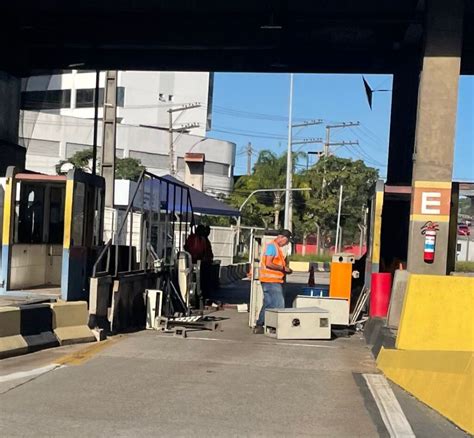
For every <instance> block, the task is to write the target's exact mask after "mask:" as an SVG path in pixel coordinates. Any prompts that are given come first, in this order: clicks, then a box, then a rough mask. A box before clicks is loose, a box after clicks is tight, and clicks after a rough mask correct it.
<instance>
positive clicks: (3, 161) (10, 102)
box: [0, 72, 26, 176]
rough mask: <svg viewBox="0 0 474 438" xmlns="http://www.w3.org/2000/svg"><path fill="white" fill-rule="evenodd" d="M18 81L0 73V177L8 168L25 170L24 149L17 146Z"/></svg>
mask: <svg viewBox="0 0 474 438" xmlns="http://www.w3.org/2000/svg"><path fill="white" fill-rule="evenodd" d="M20 82H21V81H20V79H18V78H16V77H14V76H11V75H9V74H8V73H4V72H0V176H5V172H6V170H7V167H8V166H16V167H18V168H20V169H24V168H25V157H26V149H25V148H24V147H22V146H19V145H18V127H19V121H20V96H21V94H20V92H21V83H20Z"/></svg>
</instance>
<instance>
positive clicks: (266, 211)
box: [229, 150, 304, 228]
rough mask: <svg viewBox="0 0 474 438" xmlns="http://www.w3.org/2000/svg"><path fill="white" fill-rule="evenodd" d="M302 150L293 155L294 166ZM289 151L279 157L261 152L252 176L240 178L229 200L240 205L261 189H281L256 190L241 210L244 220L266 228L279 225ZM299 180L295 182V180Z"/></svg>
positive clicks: (266, 151)
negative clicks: (269, 190)
mask: <svg viewBox="0 0 474 438" xmlns="http://www.w3.org/2000/svg"><path fill="white" fill-rule="evenodd" d="M303 156H304V154H303V153H295V154H293V166H295V164H296V162H297V161H298V159H300V158H302V157H303ZM286 159H287V156H286V154H282V155H280V156H278V155H276V154H275V153H274V152H272V151H269V150H263V151H261V152H260V153H259V155H258V158H257V161H256V163H255V165H254V168H253V173H252V175H248V176H242V177H240V179H239V180H238V181H237V183H236V184H235V187H234V191H233V193H232V194H231V196H230V199H229V202H230V203H231V204H232V205H234V206H236V207H240V206H241V205H242V203H243V202H244V201H245V199H246V198H247V196H248V195H249V194H250V193H252V191H254V190H258V189H266V188H268V189H282V190H281V191H274V192H262V193H256V194H255V195H254V196H253V197H252V198H251V199H250V200H249V201H248V203H247V204H246V206H245V208H244V211H243V212H242V213H243V215H242V222H243V223H244V224H248V225H254V226H263V227H265V228H272V227H273V228H279V227H280V225H281V217H280V216H281V215H280V213H281V211H282V209H283V203H284V195H285V190H284V189H285V186H286ZM295 182H296V181H295Z"/></svg>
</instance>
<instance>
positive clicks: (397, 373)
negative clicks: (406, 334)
mask: <svg viewBox="0 0 474 438" xmlns="http://www.w3.org/2000/svg"><path fill="white" fill-rule="evenodd" d="M377 366H378V367H379V368H380V369H381V370H382V371H383V372H384V374H385V375H386V376H387V377H388V378H389V379H390V380H392V381H393V382H395V383H396V384H397V385H399V386H401V387H402V388H403V389H405V390H407V391H408V392H410V393H411V394H413V395H414V396H415V397H416V398H418V399H419V400H421V401H422V402H423V403H426V404H427V405H428V406H430V407H431V408H433V409H435V410H436V411H438V412H439V413H441V414H442V415H444V416H445V417H447V418H448V419H450V420H451V421H453V422H454V423H456V424H457V425H458V426H459V427H461V428H462V429H464V430H466V431H467V432H469V433H471V434H472V433H474V353H473V352H469V351H403V350H386V349H384V348H382V350H381V351H380V353H379V355H378V358H377Z"/></svg>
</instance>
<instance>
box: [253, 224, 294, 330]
mask: <svg viewBox="0 0 474 438" xmlns="http://www.w3.org/2000/svg"><path fill="white" fill-rule="evenodd" d="M292 237H293V236H292V234H291V231H289V230H282V231H280V233H279V234H278V236H277V237H276V239H274V240H273V241H272V242H270V243H268V244H267V245H266V246H265V248H264V250H263V256H262V260H261V262H260V275H259V280H260V283H261V285H262V289H263V305H262V309H261V310H260V315H259V317H258V320H257V325H256V327H255V328H254V330H253V332H254V333H255V334H262V333H263V332H264V330H263V325H264V323H265V310H267V309H282V308H284V307H285V298H284V296H283V283H284V282H285V279H286V276H287V275H288V274H291V273H292V272H293V271H292V270H291V269H290V268H289V267H287V266H286V260H285V255H284V254H283V251H282V248H283V247H284V246H286V245H288V243H290V242H291V241H292Z"/></svg>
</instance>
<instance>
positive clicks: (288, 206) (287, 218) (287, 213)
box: [284, 73, 293, 231]
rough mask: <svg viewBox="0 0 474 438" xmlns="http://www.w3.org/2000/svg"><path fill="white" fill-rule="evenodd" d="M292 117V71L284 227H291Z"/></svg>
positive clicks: (291, 79)
mask: <svg viewBox="0 0 474 438" xmlns="http://www.w3.org/2000/svg"><path fill="white" fill-rule="evenodd" d="M292 118H293V73H291V74H290V99H289V109H288V152H287V156H286V196H285V221H284V223H285V228H286V229H288V230H290V231H291V228H292V214H293V209H292V204H293V203H292V199H291V189H292V186H293V154H292V152H293V151H292V144H291V142H292Z"/></svg>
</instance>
